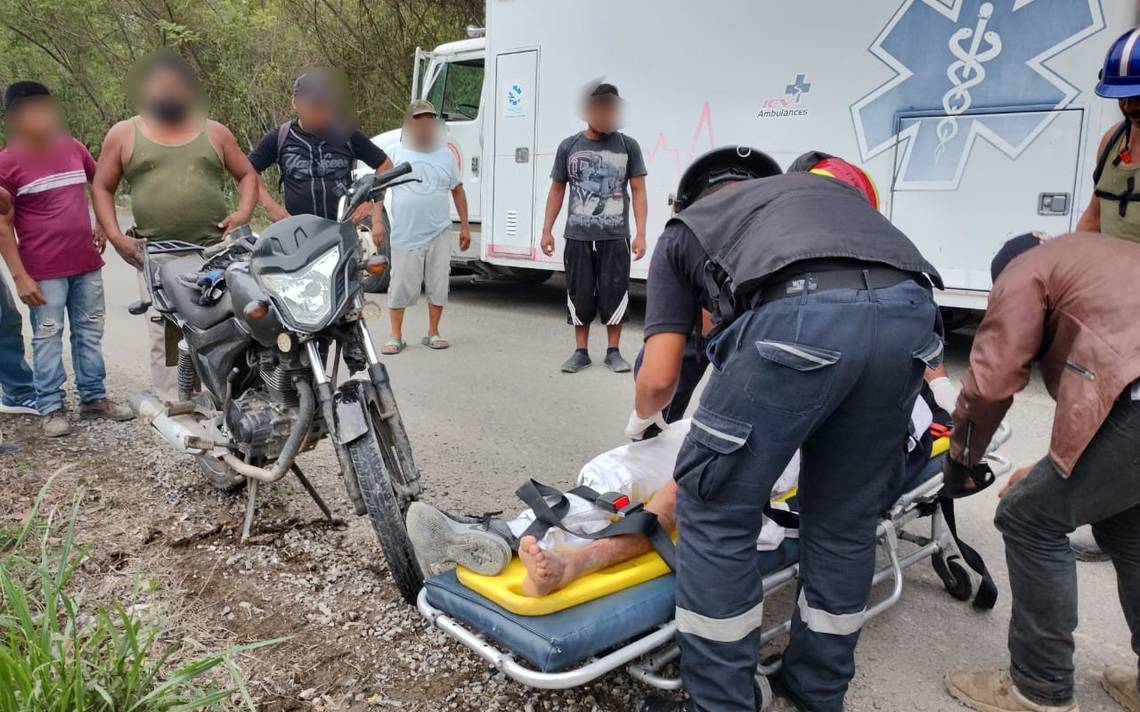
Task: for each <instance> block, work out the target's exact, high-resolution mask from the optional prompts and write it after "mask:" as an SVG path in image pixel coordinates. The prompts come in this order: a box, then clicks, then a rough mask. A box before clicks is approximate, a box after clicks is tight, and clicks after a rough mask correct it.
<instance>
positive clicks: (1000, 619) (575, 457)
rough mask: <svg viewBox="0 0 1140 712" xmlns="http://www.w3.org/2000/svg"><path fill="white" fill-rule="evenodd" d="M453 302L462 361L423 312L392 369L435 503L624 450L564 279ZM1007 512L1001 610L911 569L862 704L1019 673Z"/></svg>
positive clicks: (941, 697) (878, 623)
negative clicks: (949, 591) (955, 678)
mask: <svg viewBox="0 0 1140 712" xmlns="http://www.w3.org/2000/svg"><path fill="white" fill-rule="evenodd" d="M107 259H108V263H109V266H108V267H107V268H106V270H105V273H104V274H105V283H106V288H107V339H106V342H105V346H106V351H107V355H108V365H109V368H110V370H111V382H112V386H114V387H115V388H117V389H118V390H119V391H120V393H119V397H122V398H125V397H126V396H127V395H128V393H127V392H126V391H129V390H132V389H135V388H138V387H140V386H141V385H142V384H143V383H144V379H145V377H146V363H147V360H146V344H145V338H144V336H143V331H144V328H143V326H144V325H143V321H142V319H141V318H140V317H132V316H130V315H128V314H127V311H126V306H127V304H128V303H129V302H130V301H132V300H133V299H135V298H136V294H135V288H136V283H135V276H134V273H133V272H132V271H131V270H129V269H128V268H126V267H125V266H124V265H123V264H122V263H121V261H119V260H118V258H117V256H115V255H113V254H111V251H110V250H109V251H108V255H107ZM380 300H381V301H382V297H381V299H380ZM452 300H453V301H452V304H451V305H450V306H449V308H448V310H447V313H446V314H445V318H444V328H443V332H444V335H445V336H447V337H448V338H449V339H450V340H451V342H452V344H453V348H452V349H451V350H449V351H444V352H432V351H429V350H428V349H426V348H424V347H422V346H420V345H419V339H420V337H421V336H422V335H423V334H424V333H425V328H426V315H425V307H424V306H423V304H422V303H421V305H419V306H418V307H417V308H414V309H413V310H411V312H410V314H409V316H408V320H407V324H406V329H407V330H406V334H405V336H406V338H407V340H408V341H409V343H410V344H411V346H410V347H409V348H408V350H407V351H406V352H405V353H403V354H401V355H400V356H398V357H393V358H391V359H389V361H388V364H389V368H390V370H391V373H392V377H393V381H394V384H395V389H396V393H397V397H398V398H399V401H400V405H401V408H402V410H403V412H404V415H405V418H406V420H407V423H408V430H409V431H410V434H411V437H412V442H413V445H414V447H415V450H416V454H417V456H418V459H419V461H420V463H421V465H422V469H423V471H424V473H425V478H426V483H427V497H428V499H429V500H432V501H436V502H439V503H442V504H443V505H445V506H450V507H454V508H457V509H459V510H461V511H476V512H478V511H491V510H501V509H507V510H512V509H514V508H515V507H516V503H514V502H513V501H512V492H513V490H514V488H515V487H516V486H517V485H518V483H519V482H520V481H521V480H523V479H524V478H527V477H535V478H538V479H540V480H544V481H547V482H552V483H561V484H569V483H570V482H571V481H572V479H573V477H574V475H575V474H576V472H577V470H578V468H579V467H580V466H581V464H582V463H583V462H584V461H585V460H586V459H588V458H589V457H590V456H592V455H593V454H595V453H598V452H600V451H602V450H603V449H606V448H610V447H613V446H615V445H617V444H620V442H621V441H622V435H621V430H622V428H623V426H624V424H625V420H626V418H627V416H628V414H629V410H630V407H631V403H632V381H631V379H630V378H629V377H628V376H619V375H615V374H612V373H610V372H609V371H607V370H606V369H604V368H603V367H600V366H595V367H594V368H590V369H588V370H586V371H584V372H582V373H580V374H577V375H573V376H568V375H564V374H562V373H560V372H559V371H558V365H559V364H560V363H561V362H562V360H563V359H564V358H565V357H566V356H567V355H568V354H569V351H570V347H571V339H570V330H569V328H568V327H567V326H566V325H565V321H564V314H563V309H564V304H565V293H564V292H563V291H562V288H561V280H560V279H559V278H557V277H556V278H555V279H553V280H551V281H550V282H549V283H547V284H545V285H542V286H538V287H533V286H519V285H514V284H481V285H475V284H472V283H471V282H470V280H469V279H466V278H454V279H453V280H452ZM632 306H633V308H632V309H631V314H632V320H631V322H630V324H629V326H628V328H627V333H626V335H625V337H624V339H623V351H624V352H625V354H626V356H627V358H630V359H632V356H633V355H634V354H635V353H636V350H637V348H638V345H639V343H640V338H641V334H640V332H641V327H642V323H641V315H642V312H643V307H644V298H643V296H641V297H639V298H636V299H634V300H633V304H632ZM382 319H384V320H386V316H384V317H382ZM373 329H374V334H375V335H376V338H377V340H378V341H382V340H383V338H385V337H386V329H385V328H384V327H383V326H382V324H376V325H374V327H373ZM603 345H604V342H603V337H602V333H601V331H600V330H598V331H597V333H595V334H594V340H593V353H594V355H595V358H597V357H599V356H600V355H601V354H602V353H604V351H603V348H602V347H603ZM968 348H969V341H968V339H967V338H965V337H961V338H957V339H954V340H953V341H952V343H951V344H950V348H949V367H950V368H951V370H952V372H954V373H959V374H960V373H961V372H962V371H963V370H964V368H965V362H966V354H967V352H968ZM1050 421H1051V401H1050V399H1049V398H1048V396H1047V395H1046V394H1045V392H1044V390H1043V389H1042V388H1041V386H1040V384H1039V383H1034V384H1033V385H1031V386H1030V388H1029V389H1028V390H1027V391H1026V392H1025V393H1024V394H1022V395H1020V396H1019V397H1018V400H1017V404H1016V405H1015V407H1014V410H1013V412H1012V414H1011V416H1010V422H1011V423H1012V425H1013V427H1014V433H1015V436H1014V440H1013V442H1012V443H1011V444H1010V445H1009V446H1008V447H1007V448H1006V452H1007V453H1008V454H1009V455H1010V456H1011V457H1012V458H1013V460H1014V462H1015V463H1019V464H1025V463H1029V462H1031V461H1032V460H1034V459H1036V458H1037V457H1040V456H1041V455H1042V454H1043V453H1044V451H1045V446H1046V443H1047V440H1048V433H1049V429H1050V424H1051V423H1050ZM857 455H858V453H852V456H853V457H856V456H857ZM996 489H997V488H996V487H995V488H994V490H996ZM995 502H996V495H995V492H994V491H990V492H987V493H984V494H983V495H981V496H979V497H977V498H973V499H970V500H966V501H964V502H963V503H962V505H961V508H960V512H961V513H960V517H959V518H960V522H961V527H962V529H963V531H964V532H965V533H966V535H967V538H968V539H969V540H970V541H972V542H973V543H975V544H976V546H977V548H979V549H980V550H981V551H982V553H983V555H984V556H985V557H986V560H987V561H988V562H989V564H990V566H991V568H992V569H993V570H994V572H995V575H996V577H997V579H998V585H999V587H1000V589H1001V592H1002V594H1001V600H1000V602H999V604H998V607H997V609H996V610H994V611H992V612H990V613H986V614H978V613H975V612H974V611H973V610H972V609H970V608H969V607H968V606H965V605H963V604H960V603H957V602H955V601H953V600H951V599H950V598H949V597H948V596H947V595H946V594H945V592H944V591H943V589H942V587H941V584H940V583H939V581H938V579H937V578H936V577H935V576H934V575H933V573H932V572H931V571H930V569H929V566H926V565H920V566H919V567H918V568H916V569H914V570H912V572H910V575H909V576H908V579H907V582H908V589H907V591H906V594H905V597H904V600H903V601H902V603H901V604H900V605H898V606H897V607H895V608H894V609H893V610H891V611H889V612H888V613H887V614H885V615H884V616H882V617H880V618H879V619H877V620H875V621H873V622H872V623H871V624H869V626H868V628H867V630H866V632H865V633H864V636H863V640H862V643H861V645H860V648H859V653H858V656H859V659H858V673H857V675H856V679H855V681H854V684H853V686H852V690H851V693H850V695H849V708H850V709H852V710H871V709H877V710H954V709H959V708H958V707H957V705H956V703H954V702H953V701H951V700H950V699H949V698H948V697H947V696H946V695H945V693H944V692H943V690H942V683H941V677H942V673H943V670H944V669H945V668H946V667H947V666H948V665H968V666H981V667H993V666H998V665H1004V664H1005V662H1006V653H1005V634H1006V623H1007V621H1008V617H1009V594H1008V591H1009V587H1008V581H1007V578H1006V569H1005V565H1004V557H1003V553H1002V547H1001V544H1000V539H999V537H998V535H997V533H996V532H995V531H994V530H993V528H992V526H991V524H990V520H991V518H992V514H993V510H994V505H995ZM1079 571H1080V586H1081V589H1080V590H1081V594H1082V601H1081V626H1080V629H1079V631H1078V638H1077V661H1078V667H1079V671H1078V688H1079V696H1080V701H1081V704H1082V707H1083V708H1084V709H1085V710H1094V711H1095V710H1114V709H1118V708H1116V707H1114V705H1113V703H1112V702H1111V701H1109V700H1108V698H1107V697H1106V696H1105V695H1104V693H1103V692H1102V691H1101V689H1100V686H1099V684H1098V676H1099V674H1100V671H1101V669H1102V668H1103V667H1104V665H1106V664H1133V663H1134V662H1135V661H1134V659H1133V658H1132V656H1131V654H1130V651H1129V648H1128V635H1127V633H1126V629H1125V626H1124V622H1123V617H1122V615H1121V613H1120V610H1119V605H1118V603H1117V598H1116V591H1115V579H1114V575H1113V572H1112V569H1111V567H1110V566H1108V565H1102V564H1093V565H1090V564H1082V565H1080V567H1079Z"/></svg>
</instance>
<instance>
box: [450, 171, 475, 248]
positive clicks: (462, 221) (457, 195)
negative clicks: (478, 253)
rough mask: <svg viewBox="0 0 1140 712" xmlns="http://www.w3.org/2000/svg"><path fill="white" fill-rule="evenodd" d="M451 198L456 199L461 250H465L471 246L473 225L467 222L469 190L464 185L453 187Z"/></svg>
mask: <svg viewBox="0 0 1140 712" xmlns="http://www.w3.org/2000/svg"><path fill="white" fill-rule="evenodd" d="M451 199H452V200H453V201H455V212H456V214H457V215H459V251H460V252H463V251H464V250H466V249H467V248H468V247H471V225H469V224H468V222H467V192H466V191H465V190H463V186H462V185H457V186H455V188H453V189H452V191H451Z"/></svg>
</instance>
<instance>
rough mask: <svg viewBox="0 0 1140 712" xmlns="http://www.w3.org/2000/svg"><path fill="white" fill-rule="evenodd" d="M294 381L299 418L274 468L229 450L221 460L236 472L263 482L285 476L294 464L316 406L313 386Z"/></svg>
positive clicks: (301, 381) (294, 423) (304, 382)
mask: <svg viewBox="0 0 1140 712" xmlns="http://www.w3.org/2000/svg"><path fill="white" fill-rule="evenodd" d="M293 383H294V385H295V386H296V387H297V395H298V397H299V403H298V406H297V411H298V412H297V419H296V420H294V421H293V429H292V430H290V431H289V437H288V438H287V439H286V440H285V445H284V446H282V448H281V453H280V454H279V455H278V456H277V461H276V462H275V463H274V464H273V468H272V469H266V468H264V467H257V466H256V465H251V464H249V463H248V462H245V461H243V460H241V459H239V458H237V457H235V456H234V455H233V454H232V453H228V452H227V453H226V454H225V455H222V457H221V460H222V462H224V463H226V464H227V465H229V466H230V468H231V469H233V471H234V472H236V473H238V474H239V475H242V476H243V477H248V478H251V479H255V480H259V481H261V482H276V481H277V480H279V479H281V478H282V477H284V476H285V475H286V473H288V472H289V469H290V468H291V467H292V466H293V461H294V460H296V459H297V453H299V452H300V451H301V448H302V447H303V446H304V444H305V440H306V438H307V437H308V435H309V427H310V426H311V425H312V423H313V411H314V410H315V407H316V406H315V398H314V397H313V387H312V386H310V385H309V383H308V381H306V380H304V379H301V378H298V379H296V380H294V382H293Z"/></svg>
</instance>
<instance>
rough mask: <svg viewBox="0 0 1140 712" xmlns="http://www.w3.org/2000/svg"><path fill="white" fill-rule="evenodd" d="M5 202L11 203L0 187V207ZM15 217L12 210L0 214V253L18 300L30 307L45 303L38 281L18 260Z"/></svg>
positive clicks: (6, 192)
mask: <svg viewBox="0 0 1140 712" xmlns="http://www.w3.org/2000/svg"><path fill="white" fill-rule="evenodd" d="M5 203H8V204H9V205H10V204H11V203H10V199H9V198H8V191H6V190H4V189H3V188H0V207H3V205H4V204H5ZM15 218H16V215H15V212H14V211H12V210H7V211H6V212H4V213H3V214H0V255H2V256H3V257H4V261H5V262H6V263H8V271H9V272H11V273H12V281H13V282H15V283H16V294H17V295H18V296H19V297H20V301H21V302H23V303H24V304H27V305H28V306H30V307H37V306H40V305H41V304H46V302H45V301H44V293H43V292H41V291H40V285H39V283H37V282H36V280H34V279H32V276H31V275H30V274H28V272H27V270H25V269H24V263H23V261H22V260H20V251H19V249H18V248H17V246H16V232H15V230H13V228H12V225H13V223H14V222H15ZM0 279H3V278H2V277H0Z"/></svg>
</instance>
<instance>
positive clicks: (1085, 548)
mask: <svg viewBox="0 0 1140 712" xmlns="http://www.w3.org/2000/svg"><path fill="white" fill-rule="evenodd" d="M1069 548H1071V549H1072V550H1073V554H1075V555H1076V557H1077V560H1078V561H1088V562H1094V561H1108V554H1106V553H1104V550H1103V549H1101V548H1100V545H1099V544H1097V543H1096V537H1094V536H1093V533H1092V527H1091V526H1089V525H1087V524H1086V525H1085V526H1083V527H1079V528H1078V529H1077V530H1076V531H1075V532H1073V533H1072V534H1070V535H1069Z"/></svg>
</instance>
